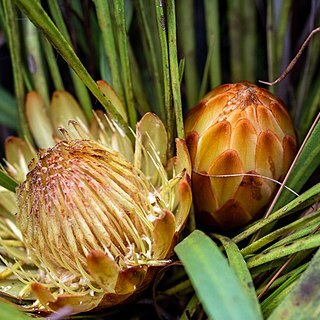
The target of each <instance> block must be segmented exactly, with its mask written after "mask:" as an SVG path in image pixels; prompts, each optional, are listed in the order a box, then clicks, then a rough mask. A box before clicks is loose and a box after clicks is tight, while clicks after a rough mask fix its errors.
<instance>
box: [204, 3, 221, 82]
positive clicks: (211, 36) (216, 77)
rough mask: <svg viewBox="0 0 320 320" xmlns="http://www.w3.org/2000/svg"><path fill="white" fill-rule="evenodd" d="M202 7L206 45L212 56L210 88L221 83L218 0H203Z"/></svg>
mask: <svg viewBox="0 0 320 320" xmlns="http://www.w3.org/2000/svg"><path fill="white" fill-rule="evenodd" d="M204 7H205V19H206V32H207V47H208V48H212V57H211V58H210V62H209V77H210V84H211V88H214V87H216V86H218V85H220V84H221V57H220V25H219V2H218V0H205V1H204ZM208 56H209V50H208Z"/></svg>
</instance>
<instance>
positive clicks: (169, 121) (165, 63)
mask: <svg viewBox="0 0 320 320" xmlns="http://www.w3.org/2000/svg"><path fill="white" fill-rule="evenodd" d="M154 5H155V9H156V17H157V26H158V37H159V40H160V47H161V59H162V74H163V87H164V106H165V112H166V115H165V118H166V128H167V132H168V158H170V157H171V156H172V155H173V140H174V139H173V130H174V122H173V118H174V117H173V112H172V111H171V87H170V73H169V54H168V41H167V23H166V19H165V15H164V10H163V4H162V1H159V0H154Z"/></svg>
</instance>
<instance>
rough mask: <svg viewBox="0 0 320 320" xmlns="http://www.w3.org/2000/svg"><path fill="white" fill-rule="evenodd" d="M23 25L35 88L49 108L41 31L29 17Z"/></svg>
mask: <svg viewBox="0 0 320 320" xmlns="http://www.w3.org/2000/svg"><path fill="white" fill-rule="evenodd" d="M23 26H24V28H23V31H24V35H25V39H26V41H25V44H26V48H27V59H28V62H29V72H30V74H31V77H32V80H33V85H34V88H35V90H36V91H37V92H38V93H39V94H40V96H41V97H42V99H43V101H44V103H45V105H46V107H47V108H49V105H50V96H49V89H48V86H47V83H48V81H47V79H46V76H45V73H44V63H43V59H42V52H41V45H40V38H39V31H38V29H37V28H36V27H35V26H34V25H33V23H31V21H30V20H29V19H25V20H24V23H23Z"/></svg>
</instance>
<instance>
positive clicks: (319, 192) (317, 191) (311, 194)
mask: <svg viewBox="0 0 320 320" xmlns="http://www.w3.org/2000/svg"><path fill="white" fill-rule="evenodd" d="M319 198H320V183H318V184H316V185H315V186H313V187H312V188H310V189H309V190H307V191H306V192H304V193H303V194H302V195H300V196H299V197H297V198H295V199H293V200H292V201H291V202H290V203H288V204H287V205H285V206H284V207H283V208H280V209H279V210H277V211H276V212H274V213H272V214H271V215H270V216H269V217H268V218H265V219H261V220H260V221H259V222H255V223H254V224H253V225H252V226H250V227H248V228H247V229H245V230H244V231H243V232H241V233H240V234H238V235H237V236H235V237H234V238H233V239H232V240H233V241H234V242H235V243H238V242H240V241H242V240H244V239H246V238H247V237H248V236H250V235H252V234H254V233H255V232H257V231H259V230H260V229H261V228H263V227H264V226H266V225H268V224H269V223H271V222H273V221H277V220H279V219H280V218H282V217H284V216H287V215H288V214H290V213H293V212H296V211H298V210H301V209H304V208H307V207H308V206H310V205H312V204H313V203H315V202H316V201H319Z"/></svg>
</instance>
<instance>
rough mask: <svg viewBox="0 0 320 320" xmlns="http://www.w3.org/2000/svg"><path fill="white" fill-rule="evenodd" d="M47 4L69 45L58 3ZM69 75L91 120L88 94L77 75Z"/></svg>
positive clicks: (55, 1) (52, 1) (73, 72)
mask: <svg viewBox="0 0 320 320" xmlns="http://www.w3.org/2000/svg"><path fill="white" fill-rule="evenodd" d="M47 3H48V6H49V9H50V12H51V14H52V18H53V21H54V22H55V24H56V25H57V27H58V29H59V31H60V32H61V33H62V35H63V36H64V37H65V39H66V40H67V41H68V42H69V43H71V39H70V35H69V33H68V29H67V27H66V24H65V22H64V20H63V16H62V13H61V10H60V6H59V3H58V1H57V0H51V1H48V2H47ZM69 66H70V65H69ZM70 74H71V79H72V82H73V85H74V90H75V93H76V96H77V98H78V100H79V102H80V104H81V106H82V108H83V110H84V112H85V115H86V117H87V119H88V120H91V119H92V103H91V99H90V96H89V92H88V90H87V88H86V86H85V84H84V83H83V82H82V81H81V79H80V77H79V76H78V75H77V73H76V72H75V71H73V70H72V69H71V70H70Z"/></svg>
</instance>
